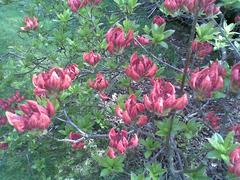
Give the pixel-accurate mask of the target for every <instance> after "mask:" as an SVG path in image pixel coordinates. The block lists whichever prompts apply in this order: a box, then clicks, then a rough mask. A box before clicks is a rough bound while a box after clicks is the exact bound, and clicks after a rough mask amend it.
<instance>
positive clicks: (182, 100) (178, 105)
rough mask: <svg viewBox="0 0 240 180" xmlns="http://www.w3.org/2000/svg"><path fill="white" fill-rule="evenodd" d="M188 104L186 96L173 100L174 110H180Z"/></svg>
mask: <svg viewBox="0 0 240 180" xmlns="http://www.w3.org/2000/svg"><path fill="white" fill-rule="evenodd" d="M187 104H188V98H187V94H184V95H183V96H182V97H180V98H178V99H176V100H175V104H174V105H173V106H174V108H175V109H176V110H182V109H184V108H185V107H186V105H187Z"/></svg>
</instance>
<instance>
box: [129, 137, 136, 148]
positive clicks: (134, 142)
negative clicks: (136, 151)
mask: <svg viewBox="0 0 240 180" xmlns="http://www.w3.org/2000/svg"><path fill="white" fill-rule="evenodd" d="M128 146H129V148H135V147H137V146H138V136H137V134H134V135H133V136H132V137H131V139H130V141H129V145H128Z"/></svg>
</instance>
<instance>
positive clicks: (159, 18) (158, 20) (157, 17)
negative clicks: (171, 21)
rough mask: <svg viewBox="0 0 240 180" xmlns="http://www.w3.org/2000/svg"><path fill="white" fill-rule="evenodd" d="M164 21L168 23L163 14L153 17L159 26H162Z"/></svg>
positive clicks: (154, 22)
mask: <svg viewBox="0 0 240 180" xmlns="http://www.w3.org/2000/svg"><path fill="white" fill-rule="evenodd" d="M164 23H166V21H165V19H164V18H163V17H161V16H154V17H153V24H157V25H158V26H161V25H162V24H164Z"/></svg>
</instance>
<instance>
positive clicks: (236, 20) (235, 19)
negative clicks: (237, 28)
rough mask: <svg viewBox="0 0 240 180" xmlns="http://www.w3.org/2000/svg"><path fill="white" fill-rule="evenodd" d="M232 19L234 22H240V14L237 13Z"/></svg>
mask: <svg viewBox="0 0 240 180" xmlns="http://www.w3.org/2000/svg"><path fill="white" fill-rule="evenodd" d="M234 21H235V23H238V22H240V15H237V16H236V17H235V18H234Z"/></svg>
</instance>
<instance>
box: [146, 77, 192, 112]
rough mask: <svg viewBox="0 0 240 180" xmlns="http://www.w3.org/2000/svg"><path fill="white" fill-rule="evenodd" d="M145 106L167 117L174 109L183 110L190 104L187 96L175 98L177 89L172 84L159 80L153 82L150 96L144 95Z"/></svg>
mask: <svg viewBox="0 0 240 180" xmlns="http://www.w3.org/2000/svg"><path fill="white" fill-rule="evenodd" d="M143 98H144V104H145V107H146V108H147V109H148V110H149V111H154V112H156V113H158V114H161V115H166V114H167V113H168V112H169V111H171V110H172V109H175V110H182V109H184V108H185V107H186V105H187V104H188V99H187V95H186V94H184V95H183V96H182V97H180V98H176V96H175V87H174V86H173V85H172V84H171V83H170V82H165V81H164V80H162V79H160V78H158V79H155V80H153V89H152V91H151V93H150V95H149V96H148V95H144V96H143Z"/></svg>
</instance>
